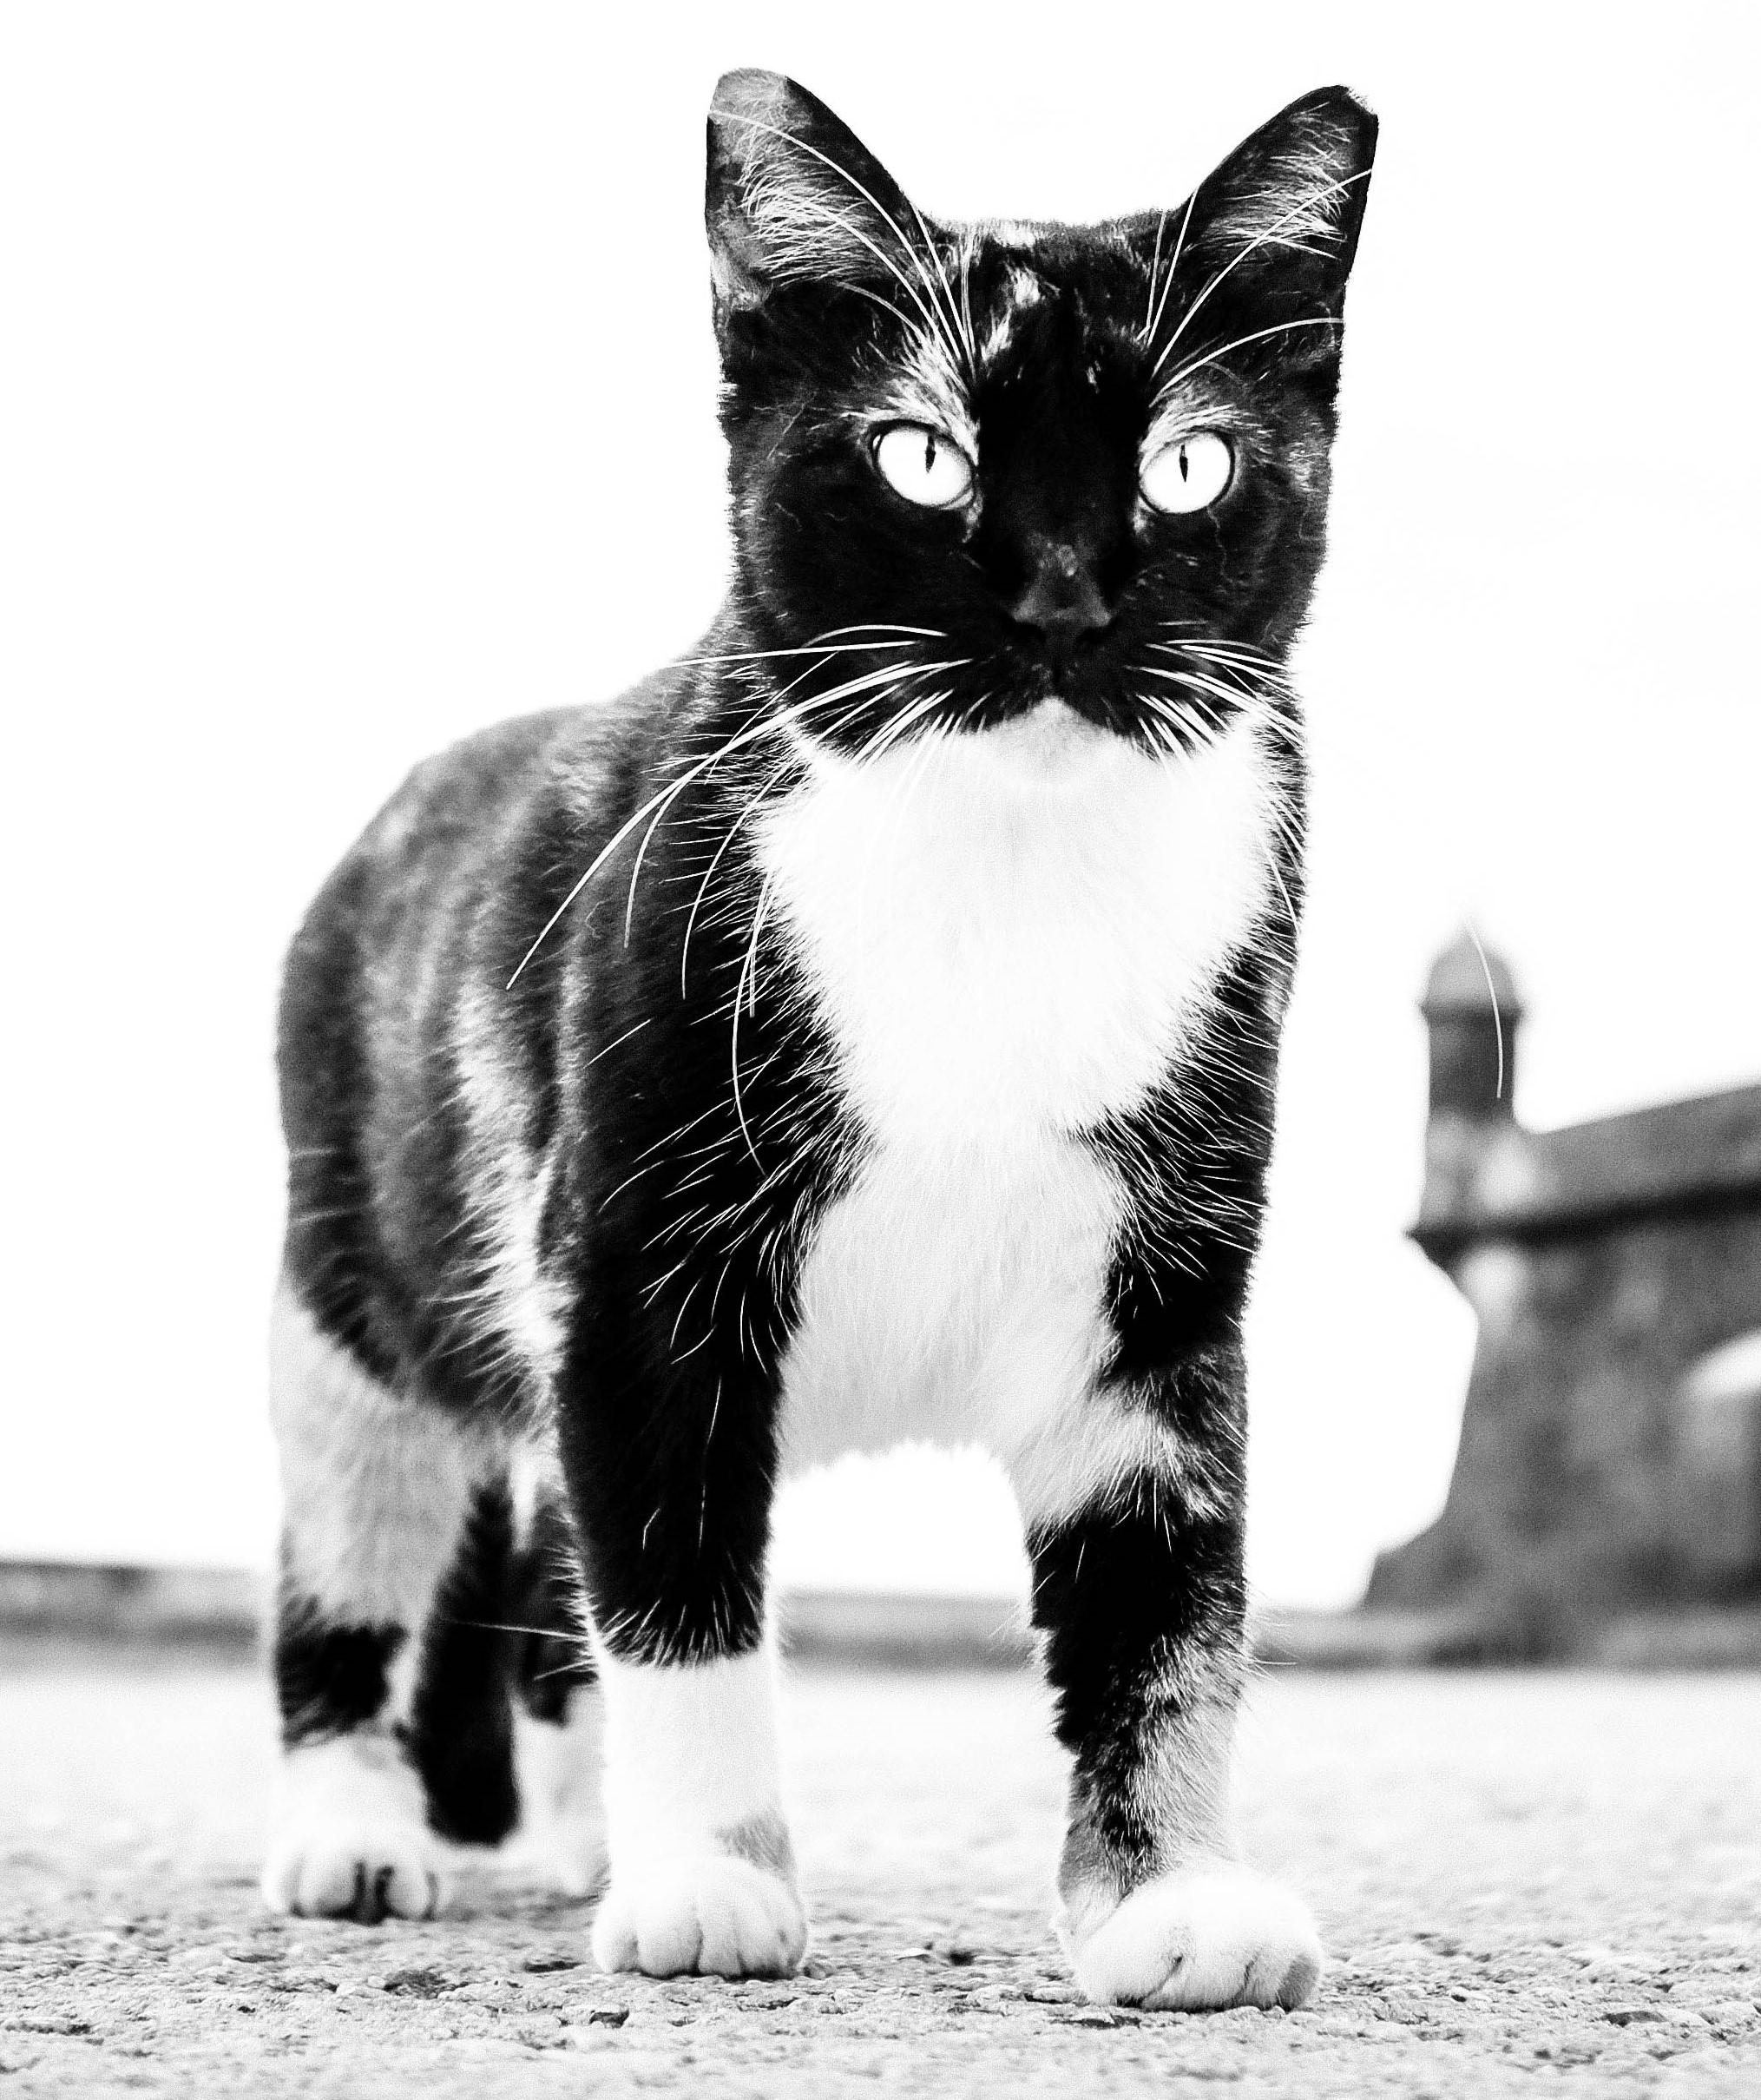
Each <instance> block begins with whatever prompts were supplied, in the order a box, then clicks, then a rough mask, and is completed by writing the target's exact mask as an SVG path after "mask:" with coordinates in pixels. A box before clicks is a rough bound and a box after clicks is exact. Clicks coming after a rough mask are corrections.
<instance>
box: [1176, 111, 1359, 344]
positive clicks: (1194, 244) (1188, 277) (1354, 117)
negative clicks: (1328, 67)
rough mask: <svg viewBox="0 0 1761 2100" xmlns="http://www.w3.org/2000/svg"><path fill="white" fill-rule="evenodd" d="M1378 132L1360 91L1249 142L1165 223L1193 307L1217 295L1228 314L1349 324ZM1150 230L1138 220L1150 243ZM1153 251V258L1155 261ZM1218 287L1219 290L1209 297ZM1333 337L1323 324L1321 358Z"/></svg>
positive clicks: (1293, 115)
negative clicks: (1348, 300)
mask: <svg viewBox="0 0 1761 2100" xmlns="http://www.w3.org/2000/svg"><path fill="white" fill-rule="evenodd" d="M1376 132H1377V123H1376V117H1375V115H1374V114H1373V112H1372V111H1371V110H1370V109H1368V108H1367V107H1366V106H1365V105H1364V104H1363V102H1360V101H1359V100H1358V98H1357V96H1356V95H1353V94H1352V93H1351V91H1350V89H1349V88H1317V89H1316V90H1315V92H1314V93H1313V94H1312V95H1302V96H1301V97H1299V98H1298V100H1297V101H1296V102H1292V103H1291V105H1290V107H1289V108H1288V109H1281V110H1280V111H1279V112H1278V115H1276V116H1275V117H1273V118H1272V119H1271V122H1269V123H1265V124H1262V125H1261V126H1260V128H1259V129H1258V131H1256V132H1255V133H1254V134H1253V135H1252V137H1251V138H1248V139H1245V140H1244V141H1243V142H1242V143H1241V144H1240V145H1239V146H1238V147H1237V148H1235V150H1234V152H1233V153H1232V154H1231V155H1229V157H1228V158H1227V159H1226V160H1225V161H1222V162H1221V163H1219V166H1218V167H1216V168H1213V169H1212V172H1211V173H1210V174H1208V175H1206V178H1205V180H1204V181H1202V182H1201V183H1200V184H1199V188H1198V189H1197V190H1196V191H1195V192H1194V193H1193V198H1192V201H1191V203H1190V205H1189V206H1187V207H1181V208H1179V209H1176V210H1174V211H1173V212H1170V213H1167V214H1163V215H1162V216H1161V217H1160V219H1159V220H1157V221H1154V224H1155V226H1156V227H1157V231H1158V234H1160V243H1159V245H1160V260H1161V262H1162V264H1163V266H1164V267H1166V265H1167V263H1168V260H1169V257H1170V254H1171V253H1172V252H1174V251H1176V250H1178V268H1179V276H1180V278H1181V280H1183V282H1184V284H1185V285H1186V287H1187V291H1188V300H1187V302H1183V303H1190V302H1191V301H1192V300H1196V299H1198V298H1199V297H1200V296H1205V297H1207V298H1209V299H1211V300H1214V301H1215V302H1216V304H1217V306H1219V307H1239V306H1241V305H1243V304H1257V305H1261V306H1266V307H1267V308H1269V309H1270V311H1271V314H1272V315H1273V316H1277V315H1282V314H1285V313H1287V314H1289V315H1290V316H1291V320H1292V322H1293V323H1294V321H1295V319H1297V317H1298V315H1301V314H1304V313H1307V314H1312V315H1313V316H1314V317H1315V319H1316V321H1317V324H1318V323H1319V322H1321V321H1322V320H1323V319H1324V317H1328V316H1331V317H1332V318H1333V319H1337V317H1338V314H1339V312H1340V309H1341V306H1342V305H1343V303H1344V296H1345V280H1346V279H1347V278H1348V277H1349V276H1350V271H1351V261H1352V258H1353V257H1354V256H1355V255H1356V253H1357V235H1358V233H1359V230H1360V229H1361V227H1362V226H1363V205H1364V200H1365V196H1366V194H1367V193H1368V190H1369V188H1370V168H1371V166H1372V165H1373V163H1374V161H1375V159H1376ZM1145 223H1146V222H1145V221H1138V222H1137V226H1138V229H1139V234H1140V240H1139V245H1140V246H1142V245H1144V244H1143V242H1142V239H1141V233H1142V230H1143V228H1144V227H1145ZM1153 253H1154V251H1153V249H1152V250H1150V251H1148V252H1147V254H1146V260H1147V261H1150V262H1151V263H1152V265H1153ZM1207 284H1213V285H1214V286H1215V289H1214V291H1212V292H1211V293H1205V292H1204V290H1203V287H1204V286H1206V285H1207ZM1175 311H1176V312H1177V311H1178V309H1175ZM1322 334H1323V331H1322V330H1321V329H1320V328H1319V327H1318V326H1317V332H1316V333H1315V335H1314V336H1313V337H1311V339H1310V341H1311V346H1312V347H1313V348H1314V349H1315V350H1317V351H1318V350H1319V349H1320V347H1321V341H1322ZM1291 347H1292V349H1296V348H1297V347H1298V346H1297V343H1296V340H1295V337H1294V335H1293V337H1292V342H1291Z"/></svg>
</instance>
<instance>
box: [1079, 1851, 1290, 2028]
mask: <svg viewBox="0 0 1761 2100" xmlns="http://www.w3.org/2000/svg"><path fill="white" fill-rule="evenodd" d="M1084 1922H1085V1924H1086V1922H1087V1921H1086V1919H1085V1920H1084ZM1066 1945H1068V1948H1069V1951H1070V1958H1071V1962H1072V1965H1073V1966H1074V1969H1075V1972H1076V1980H1077V1982H1078V1983H1080V1984H1081V1986H1082V1988H1083V1989H1084V1990H1085V1991H1087V1993H1088V1995H1089V1997H1090V1998H1094V2000H1095V2001H1096V2002H1097V2003H1098V2004H1100V2005H1143V2006H1146V2007H1147V2008H1149V2009H1151V2010H1153V2011H1187V2012H1212V2011H1222V2010H1223V2009H1224V2008H1225V2006H1229V2005H1258V2006H1261V2007H1263V2008H1269V2007H1271V2006H1273V2005H1282V2006H1283V2007H1284V2008H1285V2011H1295V2010H1296V2008H1297V2007H1298V2006H1299V2005H1306V2004H1307V2003H1308V2001H1309V1999H1310V1998H1312V1997H1313V1996H1314V1991H1315V1985H1317V1983H1318V1982H1319V1980H1320V1975H1321V1962H1322V1955H1321V1942H1320V1939H1319V1937H1318V1935H1317V1933H1316V1931H1315V1926H1314V1920H1313V1919H1311V1917H1310V1915H1309V1912H1308V1909H1307V1906H1305V1905H1304V1903H1303V1902H1302V1901H1301V1900H1300V1899H1298V1897H1296V1896H1293V1895H1291V1893H1290V1892H1289V1890H1288V1889H1285V1888H1281V1887H1280V1886H1278V1883H1277V1882H1276V1881H1272V1880H1269V1879H1267V1878H1266V1876H1265V1875H1264V1874H1257V1873H1253V1872H1252V1869H1251V1868H1248V1867H1245V1866H1233V1865H1232V1864H1230V1863H1229V1862H1228V1861H1226V1860H1217V1861H1214V1862H1206V1864H1205V1865H1203V1866H1189V1867H1183V1868H1181V1869H1179V1871H1178V1872H1177V1873H1171V1874H1164V1875H1162V1876H1161V1877H1160V1879H1157V1880H1154V1881H1147V1882H1145V1883H1144V1884H1143V1886H1141V1887H1140V1888H1134V1889H1133V1891H1132V1892H1131V1893H1130V1894H1129V1895H1128V1896H1127V1897H1126V1899H1125V1900H1124V1901H1123V1902H1122V1903H1120V1905H1119V1906H1118V1907H1117V1908H1116V1909H1114V1911H1112V1912H1109V1913H1108V1914H1107V1916H1106V1917H1105V1918H1103V1919H1101V1921H1100V1923H1099V1924H1097V1925H1094V1926H1088V1928H1087V1930H1086V1931H1085V1932H1083V1933H1082V1935H1081V1938H1077V1937H1076V1936H1075V1935H1074V1933H1069V1932H1067V1935H1066Z"/></svg>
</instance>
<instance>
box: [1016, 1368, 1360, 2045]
mask: <svg viewBox="0 0 1761 2100" xmlns="http://www.w3.org/2000/svg"><path fill="white" fill-rule="evenodd" d="M1240 1375H1241V1373H1240V1363H1239V1356H1238V1355H1237V1354H1236V1353H1234V1352H1232V1351H1228V1352H1220V1353H1218V1355H1216V1356H1215V1357H1213V1358H1211V1359H1200V1360H1199V1361H1197V1362H1193V1363H1188V1364H1186V1365H1184V1366H1181V1367H1179V1369H1178V1370H1176V1371H1173V1372H1172V1373H1166V1374H1165V1375H1163V1376H1162V1377H1160V1378H1158V1379H1150V1380H1145V1381H1142V1382H1140V1384H1139V1385H1138V1386H1136V1387H1135V1388H1134V1389H1133V1390H1130V1391H1128V1392H1105V1391H1103V1392H1099V1393H1096V1394H1094V1396H1092V1397H1091V1399H1089V1400H1087V1402H1085V1403H1083V1408H1086V1410H1087V1418H1086V1435H1087V1452H1086V1453H1085V1454H1084V1455H1083V1456H1081V1457H1077V1458H1074V1459H1073V1461H1072V1463H1070V1464H1069V1465H1067V1466H1066V1467H1064V1468H1063V1469H1061V1472H1059V1473H1057V1474H1054V1473H1053V1472H1052V1471H1050V1470H1049V1469H1042V1471H1044V1478H1043V1480H1042V1481H1041V1482H1039V1483H1033V1482H1030V1483H1028V1486H1029V1489H1030V1492H1029V1494H1028V1495H1025V1496H1024V1497H1023V1499H1024V1501H1026V1503H1027V1504H1028V1507H1027V1516H1028V1549H1029V1552H1030V1555H1031V1557H1032V1562H1033V1570H1034V1616H1035V1623H1036V1624H1037V1625H1038V1626H1039V1627H1040V1628H1041V1629H1042V1631H1043V1632H1044V1635H1045V1636H1046V1642H1045V1654H1046V1665H1047V1670H1048V1675H1049V1677H1050V1679H1051V1682H1052V1685H1053V1687H1054V1689H1055V1693H1056V1696H1057V1715H1058V1721H1057V1726H1058V1734H1059V1737H1060V1740H1061V1741H1062V1742H1063V1744H1064V1746H1065V1748H1067V1749H1068V1750H1069V1752H1070V1753H1071V1755H1072V1759H1073V1770H1072V1774H1071V1781H1070V1804H1069V1823H1068V1830H1067V1833H1066V1836H1065V1840H1064V1848H1063V1856H1062V1859H1061V1863H1060V1868H1059V1875H1058V1886H1059V1893H1060V1896H1061V1899H1062V1901H1061V1911H1060V1915H1059V1921H1058V1922H1059V1929H1060V1933H1061V1938H1062V1939H1063V1940H1064V1942H1065V1945H1066V1946H1067V1947H1068V1951H1069V1953H1070V1957H1071V1960H1072V1962H1073V1964H1074V1968H1075V1972H1076V1976H1077V1979H1078V1981H1079V1982H1080V1983H1081V1985H1082V1986H1083V1988H1084V1989H1085V1990H1086V1991H1087V1992H1088V1994H1089V1995H1090V1997H1092V1998H1095V1999H1096V2000H1098V2001H1099V2002H1100V2003H1101V2004H1103V2005H1106V2004H1126V2005H1145V2006H1152V2007H1165V2008H1166V2007H1175V2008H1182V2009H1186V2010H1189V2011H1200V2010H1212V2009H1219V2008H1222V2007H1225V2006H1230V2005H1258V2006H1263V2007H1271V2006H1273V2005H1282V2006H1284V2007H1285V2008H1287V2009H1289V2008H1294V2007H1296V2006H1298V2005H1303V2004H1304V2002H1305V2001H1306V2000H1307V1999H1308V1998H1310V1997H1311V1995H1312V1994H1313V1991H1314V1988H1315V1985H1316V1983H1317V1979H1318V1978H1319V1975H1320V1971H1321V1947H1320V1942H1319V1940H1318V1939H1317V1936H1316V1932H1315V1928H1314V1925H1313V1923H1312V1921H1311V1918H1310V1916H1309V1913H1308V1911H1307V1910H1306V1908H1305V1907H1304V1905H1303V1904H1302V1903H1301V1901H1300V1900H1299V1899H1298V1898H1297V1897H1295V1896H1293V1895H1291V1893H1288V1892H1287V1891H1286V1890H1285V1889H1284V1888H1282V1887H1280V1886H1278V1884H1277V1883H1276V1882H1274V1881H1272V1880H1271V1879H1268V1878H1267V1877H1266V1876H1265V1875H1263V1874H1259V1873H1255V1872H1253V1871H1252V1869H1251V1868H1249V1867H1247V1866H1243V1865H1242V1864H1241V1862H1240V1861H1239V1858H1238V1857H1237V1854H1236V1850H1235V1846H1234V1841H1233V1839H1232V1833H1231V1829H1230V1820H1229V1811H1228V1789H1229V1757H1230V1744H1231V1739H1232V1735H1233V1730H1234V1721H1235V1708H1236V1703H1237V1699H1238V1695H1239V1687H1240V1682H1241V1676H1242V1668H1243V1655H1242V1637H1243V1636H1242V1621H1243V1578H1242V1479H1241V1465H1240V1425H1241V1412H1240ZM1078 1415H1079V1419H1080V1418H1081V1415H1082V1409H1079V1410H1078ZM1073 1433H1074V1434H1076V1435H1078V1436H1081V1435H1083V1434H1084V1433H1085V1432H1084V1428H1083V1427H1082V1426H1080V1425H1079V1427H1078V1428H1077V1429H1076V1430H1075V1431H1074V1432H1073ZM1035 1484H1037V1485H1038V1487H1039V1492H1038V1494H1037V1495H1036V1496H1035V1495H1034V1494H1033V1493H1032V1492H1031V1489H1032V1487H1033V1486H1035ZM1035 1501H1037V1504H1038V1506H1037V1507H1035Z"/></svg>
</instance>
